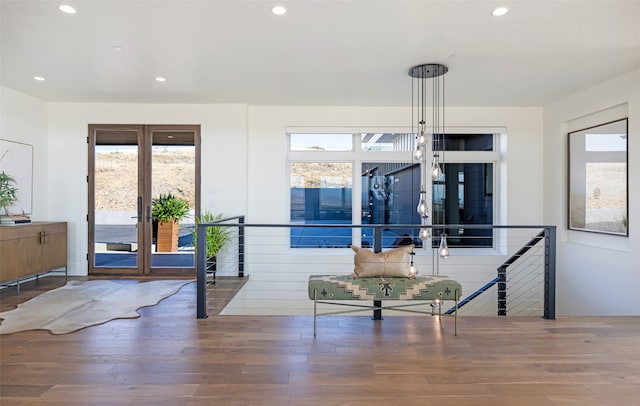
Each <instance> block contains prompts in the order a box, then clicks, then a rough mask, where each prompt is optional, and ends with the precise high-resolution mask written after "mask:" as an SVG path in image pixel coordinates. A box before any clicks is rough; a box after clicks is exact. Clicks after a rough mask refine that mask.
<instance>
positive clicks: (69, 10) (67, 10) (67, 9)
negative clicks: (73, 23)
mask: <svg viewBox="0 0 640 406" xmlns="http://www.w3.org/2000/svg"><path fill="white" fill-rule="evenodd" d="M58 9H59V10H60V11H62V12H63V13H67V14H75V13H76V9H75V8H73V7H71V6H70V5H68V4H63V5H61V6H60V7H58Z"/></svg>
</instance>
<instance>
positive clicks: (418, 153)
mask: <svg viewBox="0 0 640 406" xmlns="http://www.w3.org/2000/svg"><path fill="white" fill-rule="evenodd" d="M422 156H423V154H422V148H420V145H418V146H417V147H416V150H415V151H414V152H413V157H414V158H415V159H416V161H421V160H422Z"/></svg>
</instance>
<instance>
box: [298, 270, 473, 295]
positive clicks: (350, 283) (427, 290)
mask: <svg viewBox="0 0 640 406" xmlns="http://www.w3.org/2000/svg"><path fill="white" fill-rule="evenodd" d="M316 289H317V291H318V300H433V299H438V298H441V299H444V300H455V299H456V294H455V292H456V291H458V294H457V295H458V299H459V298H460V296H461V295H462V286H461V285H460V283H458V282H456V281H454V280H453V279H450V278H448V277H446V276H418V277H416V278H415V279H409V278H384V279H382V278H357V279H354V278H352V277H351V276H349V275H311V276H310V277H309V299H311V300H313V299H314V291H315V290H316Z"/></svg>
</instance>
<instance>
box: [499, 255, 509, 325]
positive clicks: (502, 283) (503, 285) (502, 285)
mask: <svg viewBox="0 0 640 406" xmlns="http://www.w3.org/2000/svg"><path fill="white" fill-rule="evenodd" d="M498 279H499V281H498V316H506V315H507V267H505V266H501V267H500V268H498Z"/></svg>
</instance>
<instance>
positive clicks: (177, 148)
mask: <svg viewBox="0 0 640 406" xmlns="http://www.w3.org/2000/svg"><path fill="white" fill-rule="evenodd" d="M151 136H152V145H151V180H152V182H151V199H152V201H151V207H152V214H155V213H167V211H165V206H163V205H164V204H165V203H168V205H166V207H167V208H168V210H169V211H170V210H171V209H176V207H177V206H183V207H184V209H185V212H184V215H183V216H182V217H180V218H178V219H176V220H175V221H159V220H158V219H157V218H155V217H156V216H154V215H152V218H153V242H152V246H151V268H152V272H153V271H154V270H156V271H160V272H163V271H164V272H166V271H167V268H170V269H174V270H177V271H179V270H185V271H186V270H188V269H191V270H192V269H194V267H195V256H194V245H193V232H194V228H195V225H194V224H195V213H196V211H195V209H196V186H195V185H196V176H195V174H196V146H195V136H194V132H193V131H186V132H180V131H173V130H171V129H169V130H162V129H158V130H154V131H152V132H151ZM157 206H161V207H157ZM154 207H155V209H154Z"/></svg>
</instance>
